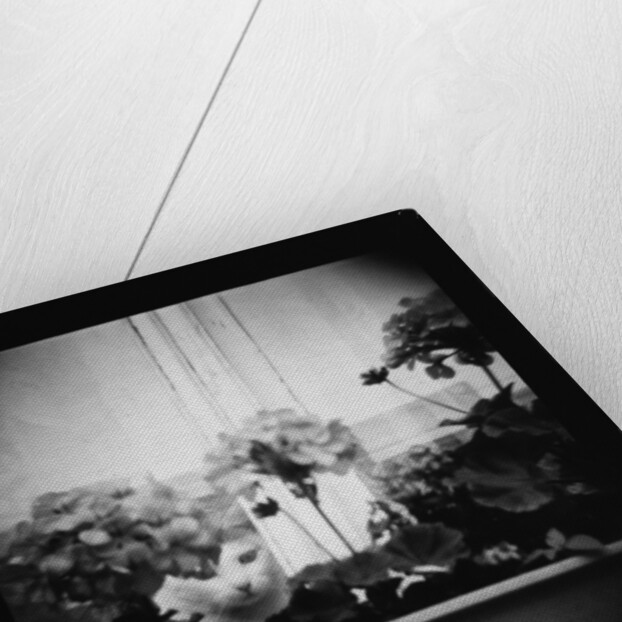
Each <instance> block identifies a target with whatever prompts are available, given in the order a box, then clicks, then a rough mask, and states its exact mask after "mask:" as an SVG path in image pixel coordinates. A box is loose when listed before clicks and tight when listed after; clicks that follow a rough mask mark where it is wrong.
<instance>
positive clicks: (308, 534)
mask: <svg viewBox="0 0 622 622" xmlns="http://www.w3.org/2000/svg"><path fill="white" fill-rule="evenodd" d="M279 511H280V512H283V514H285V516H287V518H289V520H291V521H292V523H294V525H296V526H297V527H298V528H299V529H300V531H302V532H303V533H304V534H305V535H306V536H307V537H308V538H309V539H310V540H311V541H312V542H313V544H315V546H317V548H318V549H320V550H321V551H324V553H326V555H328V557H330V558H331V559H332V560H333V561H334V562H336V561H337V558H336V557H335V556H334V555H333V554H332V553H331V552H330V551H329V550H328V549H327V548H326V547H325V546H324V545H323V544H322V543H321V542H320V541H319V540H318V539H317V538H316V537H315V536H314V535H313V534H312V533H311V532H310V531H309V530H308V529H307V528H306V527H305V526H304V525H303V524H302V523H301V522H300V521H299V520H298V519H297V518H296V517H295V516H294V515H293V514H290V513H289V512H288V511H287V510H286V509H285V508H283V507H281V508H279Z"/></svg>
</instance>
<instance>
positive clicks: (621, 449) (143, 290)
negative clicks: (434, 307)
mask: <svg viewBox="0 0 622 622" xmlns="http://www.w3.org/2000/svg"><path fill="white" fill-rule="evenodd" d="M374 252H383V253H390V254H391V255H393V256H394V257H395V258H396V260H399V261H400V262H403V263H405V264H412V266H413V267H415V266H417V267H419V268H422V269H423V270H424V271H425V272H426V273H427V274H429V276H430V277H431V278H432V279H433V280H434V281H436V283H438V285H439V286H440V287H441V289H443V290H444V291H445V292H446V293H447V294H448V295H449V296H450V298H452V299H453V300H454V302H455V303H456V305H457V306H458V307H459V308H460V309H461V310H462V311H463V312H464V313H465V315H466V316H467V317H468V318H469V319H470V320H471V321H472V322H473V324H474V325H475V326H477V328H478V329H479V330H480V331H481V333H482V334H483V335H484V336H485V337H486V338H487V339H488V340H489V341H490V342H491V343H492V344H493V345H494V346H495V349H496V350H497V351H498V352H499V353H500V354H501V356H503V357H504V358H505V359H506V361H507V362H508V363H509V364H510V366H511V367H513V368H514V370H515V371H516V373H517V374H518V375H519V376H520V377H521V378H522V379H523V380H524V381H525V383H526V384H527V385H528V386H530V387H531V388H532V389H533V391H534V392H535V393H536V394H537V395H538V396H539V397H540V398H541V399H542V400H543V401H544V402H545V403H547V405H548V406H549V407H550V408H551V409H552V411H553V413H554V414H555V416H556V417H557V418H558V419H559V420H560V421H561V422H562V424H563V425H564V426H565V427H566V428H567V429H568V430H569V432H570V433H571V434H572V435H573V436H574V437H575V438H576V439H577V440H578V441H579V442H580V443H581V444H583V445H584V447H585V448H586V450H588V451H590V452H592V453H593V454H594V455H595V456H597V457H598V459H599V460H602V461H604V462H607V463H609V466H613V467H614V468H615V469H616V470H617V471H618V472H622V469H621V468H620V467H622V431H621V430H620V429H619V428H618V426H617V425H616V424H615V423H614V422H613V421H612V419H610V418H609V417H608V416H607V415H606V414H605V413H604V412H603V411H602V410H601V409H600V407H599V406H598V405H597V404H596V403H595V402H594V401H593V400H592V399H591V398H590V396H589V395H588V394H587V393H586V392H585V391H584V390H583V389H582V388H581V387H580V386H579V385H578V384H577V382H575V381H574V379H573V378H572V377H571V376H570V375H569V374H568V373H567V372H566V371H565V370H564V369H563V368H562V367H561V366H560V365H559V364H558V363H557V361H556V360H555V359H554V358H553V356H551V354H550V353H548V352H547V351H546V349H545V348H544V347H543V346H542V345H541V344H540V343H539V342H538V341H537V340H536V339H535V338H534V337H533V335H531V333H529V331H528V330H527V329H526V328H525V327H524V326H523V325H522V324H521V323H520V322H519V321H518V320H517V319H516V318H515V317H514V316H513V314H512V313H511V312H510V311H509V310H508V309H507V308H506V307H505V306H504V305H503V304H502V303H501V302H500V301H499V299H498V298H497V297H496V296H495V295H494V294H493V293H492V292H491V291H490V290H489V289H488V288H487V287H486V286H485V284H484V283H483V282H482V281H481V280H480V279H479V278H478V277H477V275H475V274H474V273H473V271H472V270H470V268H469V267H468V266H467V265H466V264H465V263H464V262H463V261H462V260H461V259H460V258H459V257H458V255H457V254H456V253H455V252H454V251H453V250H452V249H451V248H450V247H449V245H448V244H447V243H445V242H444V241H443V240H442V238H441V237H440V236H439V235H438V234H437V233H436V232H435V231H434V230H433V229H432V228H431V227H430V225H428V224H427V223H426V222H425V221H424V219H423V218H422V217H421V216H420V215H419V214H418V213H417V212H415V211H414V210H400V211H395V212H391V213H388V214H384V215H381V216H376V217H373V218H368V219H365V220H361V221H358V222H354V223H350V224H346V225H342V226H338V227H333V228H330V229H326V230H323V231H319V232H316V233H311V234H307V235H303V236H299V237H295V238H291V239H288V240H284V241H280V242H276V243H273V244H269V245H265V246H261V247H257V248H253V249H250V250H244V251H240V252H237V253H233V254H230V255H226V256H223V257H217V258H214V259H209V260H206V261H201V262H198V263H194V264H190V265H187V266H183V267H180V268H174V269H171V270H167V271H164V272H160V273H156V274H153V275H149V276H144V277H140V278H136V279H132V280H130V281H126V282H122V283H118V284H114V285H110V286H106V287H102V288H98V289H94V290H91V291H87V292H83V293H79V294H75V295H72V296H67V297H63V298H59V299H56V300H52V301H48V302H44V303H40V304H36V305H32V306H29V307H24V308H21V309H16V310H13V311H8V312H5V313H2V314H0V351H1V350H6V349H11V348H16V347H19V346H23V345H26V344H29V343H33V342H36V341H40V340H43V339H48V338H51V337H55V336H58V335H62V334H66V333H70V332H74V331H77V330H80V329H83V328H87V327H90V326H94V325H98V324H103V323H106V322H111V321H113V320H117V319H120V318H125V317H129V316H133V315H136V314H139V313H143V312H146V311H150V310H154V309H158V308H162V307H166V306H170V305H174V304H177V303H180V302H183V301H187V300H191V299H195V298H199V297H202V296H206V295H209V294H214V293H217V292H221V291H224V290H229V289H232V288H236V287H240V286H243V285H248V284H251V283H256V282H259V281H263V280H266V279H271V278H275V277H278V276H281V275H285V274H288V273H291V272H295V271H299V270H304V269H309V268H313V267H316V266H319V265H322V264H326V263H330V262H334V261H339V260H342V259H347V258H350V257H355V256H358V255H363V254H367V253H374ZM545 312H546V307H545V305H544V304H543V309H542V313H545ZM621 485H622V484H621ZM0 611H1V612H2V613H3V619H7V620H8V619H12V618H11V615H10V613H9V611H8V608H7V606H6V604H5V603H4V602H3V601H2V598H1V597H0Z"/></svg>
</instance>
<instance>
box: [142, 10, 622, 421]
mask: <svg viewBox="0 0 622 622" xmlns="http://www.w3.org/2000/svg"><path fill="white" fill-rule="evenodd" d="M621 9H622V7H620V4H619V3H618V2H616V1H615V0H600V1H599V2H596V3H585V2H582V1H581V0H567V1H564V2H560V1H556V0H548V1H542V2H524V1H522V0H455V1H453V2H438V1H437V0H419V1H417V2H409V1H403V2H400V1H398V0H393V1H391V2H386V1H384V0H367V1H365V2H361V1H360V0H343V1H342V2H330V1H329V0H326V1H320V0H318V1H317V2H304V1H303V0H298V1H296V0H293V1H292V0H271V1H270V2H267V3H265V5H262V6H261V8H260V10H259V11H258V13H257V17H256V20H255V22H254V24H253V28H252V30H251V32H249V36H248V37H247V38H246V39H245V41H244V45H243V46H242V48H241V49H240V53H239V55H238V57H237V58H236V62H235V63H234V65H233V67H232V70H231V72H230V74H229V75H228V78H227V80H226V82H225V84H224V86H223V89H222V90H221V92H220V94H219V97H218V99H217V101H216V103H215V106H214V108H213V110H212V112H211V114H210V116H209V117H208V119H207V122H206V124H205V125H204V127H203V128H202V132H201V134H200V136H199V137H198V139H197V142H196V144H195V147H194V149H193V150H192V152H191V154H190V157H189V159H188V161H187V162H186V166H185V167H184V169H183V171H182V174H181V175H180V177H179V179H178V183H177V184H176V186H175V188H174V189H173V192H172V194H171V196H170V200H169V201H168V204H167V205H166V206H165V209H164V210H163V213H162V215H161V218H160V219H159V221H158V223H157V226H156V228H155V230H154V232H153V235H152V236H151V237H150V239H149V240H148V243H147V245H146V248H145V251H144V253H143V255H142V257H141V258H140V260H139V262H138V266H137V270H136V271H135V272H134V275H139V274H146V273H149V272H154V271H157V270H160V269H163V268H169V267H172V266H176V265H180V264H184V263H187V262H191V261H196V260H200V259H205V258H207V257H211V256H215V255H221V254H223V253H227V252H231V251H235V250H238V249H241V248H246V247H252V246H256V245H259V244H262V243H267V242H271V241H274V240H277V239H281V238H285V237H288V236H291V235H295V234H301V233H305V232H308V231H312V230H317V229H320V228H323V227H328V226H331V225H336V224H339V223H343V222H347V221H351V220H356V219H359V218H362V217H365V216H368V215H371V214H376V213H381V212H385V211H390V210H393V209H397V208H404V207H414V208H416V209H418V210H419V211H420V212H421V213H422V214H423V215H424V217H426V218H427V219H428V220H429V222H430V223H431V224H432V225H433V226H434V227H435V228H436V229H437V230H438V231H439V232H440V233H441V234H442V235H443V236H444V237H445V238H446V239H447V240H448V242H449V243H450V244H452V245H453V246H454V247H455V249H456V250H457V251H458V252H459V254H460V255H461V256H462V257H463V258H464V259H465V260H466V261H467V263H468V264H469V265H470V266H471V267H472V268H473V269H474V270H475V271H476V272H477V273H478V274H479V275H480V276H481V277H482V278H483V280H484V281H485V282H486V283H487V284H488V285H489V286H490V287H491V289H492V290H493V291H494V292H495V293H496V294H497V295H499V296H500V298H501V299H502V300H503V301H504V302H505V303H506V304H507V305H508V306H509V307H510V309H512V310H513V312H515V314H516V315H517V316H518V317H519V319H520V320H521V321H523V322H524V323H525V324H526V326H527V327H528V328H529V329H530V330H532V331H533V332H534V334H535V335H536V337H538V338H539V339H540V340H541V341H542V342H543V344H544V345H545V346H546V347H547V348H548V349H549V350H550V351H551V352H552V353H553V354H554V355H555V356H556V357H557V358H558V359H559V360H560V362H561V363H562V365H564V366H565V367H566V368H567V369H568V370H569V371H570V373H572V374H573V375H574V376H575V378H577V379H578V381H579V382H580V383H581V384H582V385H583V386H584V387H585V388H586V389H587V390H588V392H589V393H590V394H591V395H592V396H593V397H594V398H595V399H596V400H597V401H598V402H599V404H600V405H601V406H602V407H603V408H604V409H605V410H606V411H608V412H609V414H610V415H611V416H612V417H614V419H615V420H616V421H617V422H618V423H619V424H622V412H621V411H620V403H622V384H621V383H620V382H619V378H620V377H621V376H622V337H621V335H620V331H619V325H620V319H621V313H622V307H621V306H620V300H622V277H621V276H620V275H622V270H621V267H622V266H621V261H622V255H620V253H619V252H618V245H619V240H620V239H621V238H622V210H620V207H619V205H620V200H621V199H622V191H621V182H620V176H619V171H618V168H619V166H618V165H619V161H620V156H621V142H620V141H621V137H622V108H621V107H620V105H619V98H620V92H621V91H622V76H621V74H620V72H619V71H617V68H618V67H620V65H621V63H622V59H621V58H620V56H621V54H622V48H620V45H619V40H620V37H622V20H621Z"/></svg>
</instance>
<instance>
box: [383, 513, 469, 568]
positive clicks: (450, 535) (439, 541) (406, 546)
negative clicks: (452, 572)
mask: <svg viewBox="0 0 622 622" xmlns="http://www.w3.org/2000/svg"><path fill="white" fill-rule="evenodd" d="M384 548H385V549H386V551H388V552H389V553H390V554H391V555H393V556H395V557H397V558H400V559H403V560H406V561H407V562H408V564H409V565H410V567H415V566H438V567H443V568H452V567H453V565H454V564H455V562H456V560H457V559H458V558H460V557H463V556H464V555H466V553H467V550H466V547H465V544H464V540H463V537H462V533H460V532H459V531H457V530H456V529H450V528H449V527H445V526H444V525H442V524H440V523H439V524H420V525H411V526H408V527H405V528H403V529H401V530H400V531H399V532H397V533H396V534H395V535H394V536H393V537H392V538H391V540H389V542H387V543H386V544H385V546H384Z"/></svg>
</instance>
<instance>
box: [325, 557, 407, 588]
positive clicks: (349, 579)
mask: <svg viewBox="0 0 622 622" xmlns="http://www.w3.org/2000/svg"><path fill="white" fill-rule="evenodd" d="M400 562H401V560H396V559H395V557H394V556H393V555H391V554H390V553H389V552H388V551H387V550H384V549H377V550H372V551H362V552H360V553H356V554H354V555H352V556H351V557H349V558H347V559H344V560H343V561H341V562H339V563H337V564H336V565H335V568H334V574H335V577H336V578H337V579H338V580H339V581H341V583H343V584H345V585H349V586H350V587H366V586H369V585H373V584H374V583H377V582H378V581H384V580H385V579H388V578H389V569H391V568H393V569H394V568H395V567H396V565H399V564H400Z"/></svg>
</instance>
